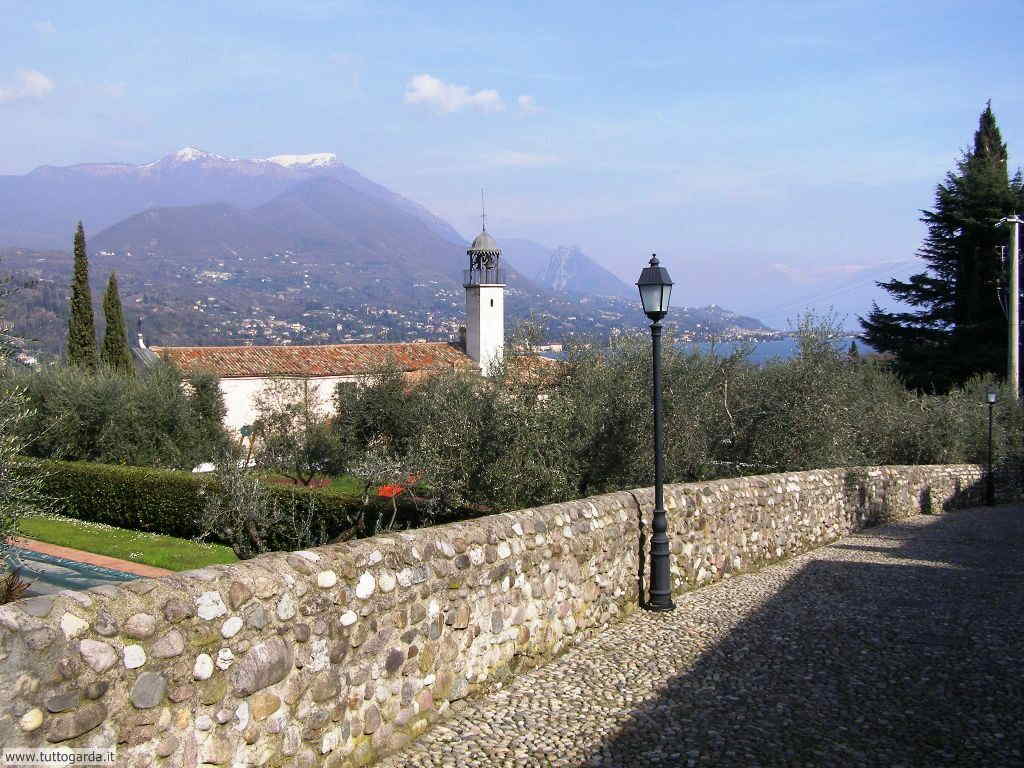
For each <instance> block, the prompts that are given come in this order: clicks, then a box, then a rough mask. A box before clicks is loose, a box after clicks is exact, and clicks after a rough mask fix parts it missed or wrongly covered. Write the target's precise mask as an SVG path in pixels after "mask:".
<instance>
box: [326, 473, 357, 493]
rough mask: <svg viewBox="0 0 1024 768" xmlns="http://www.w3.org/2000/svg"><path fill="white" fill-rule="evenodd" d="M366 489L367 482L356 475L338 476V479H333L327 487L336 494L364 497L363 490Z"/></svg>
mask: <svg viewBox="0 0 1024 768" xmlns="http://www.w3.org/2000/svg"><path fill="white" fill-rule="evenodd" d="M365 487H366V481H365V480H363V479H362V478H360V477H356V476H355V475H338V476H337V477H332V478H331V483H330V485H328V486H327V488H329V489H330V490H331V491H332V492H334V493H344V494H348V495H350V496H356V497H359V496H362V495H363V489H364V488H365Z"/></svg>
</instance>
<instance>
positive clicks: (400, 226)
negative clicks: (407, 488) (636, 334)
mask: <svg viewBox="0 0 1024 768" xmlns="http://www.w3.org/2000/svg"><path fill="white" fill-rule="evenodd" d="M79 220H82V221H84V222H85V225H86V229H87V235H88V245H89V254H90V261H91V266H92V270H93V275H94V278H93V287H94V289H96V288H98V287H100V285H97V283H99V282H100V281H105V279H106V275H107V274H108V273H109V272H111V271H116V272H117V274H118V279H119V282H120V285H121V289H122V294H123V297H124V299H125V303H126V311H127V313H128V314H129V315H130V316H131V315H133V314H135V315H145V316H146V317H147V322H149V323H151V324H152V325H153V326H155V328H156V329H158V330H159V331H160V333H161V334H162V336H163V338H162V339H161V341H162V342H163V343H186V342H188V341H192V342H193V343H196V342H200V341H202V342H205V343H211V340H212V341H216V340H221V341H224V342H233V343H241V342H244V341H260V342H268V343H270V342H275V341H278V342H288V341H299V340H306V341H334V340H351V339H356V338H358V339H365V338H366V333H365V329H363V330H361V329H360V324H362V325H363V326H366V325H370V326H373V327H374V328H378V327H379V330H380V331H381V332H382V333H383V334H385V338H397V337H402V338H416V337H430V336H435V337H436V336H439V335H442V336H447V335H450V334H452V333H454V331H455V329H456V328H457V325H458V323H459V317H460V313H461V305H462V288H461V277H462V269H463V268H464V267H465V266H466V264H465V261H466V256H465V248H466V241H465V239H464V238H463V237H462V236H461V235H460V234H459V233H458V232H457V231H456V230H455V229H454V228H453V227H452V226H451V225H450V224H448V223H447V222H445V221H444V220H443V219H441V218H440V217H438V216H436V215H434V214H433V213H431V212H430V211H428V210H427V209H426V208H424V207H423V206H422V205H420V204H418V203H416V202H414V201H412V200H409V199H407V198H405V197H402V196H401V195H398V194H396V193H394V192H392V191H391V190H388V189H387V188H385V187H383V186H381V185H379V184H377V183H375V182H373V181H371V180H369V179H367V178H365V177H364V176H362V175H360V174H359V173H358V172H356V171H355V170H353V169H351V168H349V167H348V166H346V165H344V164H343V163H341V162H340V161H339V160H338V158H337V157H336V156H335V155H333V154H330V153H321V154H311V155H277V156H274V157H267V158H258V159H238V158H228V157H222V156H220V155H215V154H211V153H208V152H203V151H201V150H198V149H194V148H185V149H182V150H179V151H177V152H174V153H172V154H170V155H167V156H166V157H164V158H162V159H160V160H158V161H156V162H152V163H146V164H143V165H130V164H125V163H88V164H82V165H75V166H70V167H54V166H43V167H41V168H37V169H35V170H34V171H32V172H30V173H28V174H25V175H22V176H0V249H3V254H2V256H3V260H4V267H5V269H15V270H16V271H19V272H20V274H21V275H22V276H24V277H28V278H30V279H34V280H35V281H36V289H35V290H36V294H33V293H32V292H31V291H29V292H27V293H26V295H25V296H23V297H21V298H20V299H17V298H16V299H15V300H14V302H13V303H14V304H15V311H16V313H17V312H20V313H21V316H22V321H23V324H25V323H24V321H25V319H26V318H28V317H30V316H32V317H33V319H32V320H30V321H29V322H28V323H27V324H28V325H29V326H32V327H34V328H35V329H36V330H37V333H38V332H41V326H42V325H43V320H42V319H41V318H42V315H40V316H33V315H32V306H31V302H32V297H33V296H34V295H35V296H36V298H37V299H38V302H37V303H38V304H39V306H43V307H46V312H48V313H50V314H55V315H59V314H60V301H59V298H58V297H59V294H61V293H63V292H66V286H67V285H68V283H69V282H70V272H71V269H70V267H71V259H70V254H69V253H68V251H67V250H66V249H67V247H68V245H69V244H70V240H71V235H72V233H73V231H74V227H75V225H76V223H77V221H79ZM499 245H501V246H502V248H503V253H504V261H505V266H506V280H507V283H508V285H509V290H508V294H509V300H508V309H509V313H510V315H511V318H510V319H511V321H512V323H514V322H515V320H516V319H517V318H523V317H525V316H528V315H534V316H536V315H538V314H539V315H541V316H543V317H545V318H546V319H547V320H548V324H549V326H552V327H553V328H552V329H549V330H550V332H551V333H553V334H554V333H562V334H563V335H564V334H565V333H570V334H571V333H573V332H576V330H575V329H579V332H588V333H589V332H593V333H598V334H603V333H606V332H608V331H609V330H610V329H611V328H612V327H615V326H616V325H617V324H621V325H625V326H628V325H630V324H631V321H630V320H628V319H627V318H629V317H631V316H632V314H635V312H634V310H635V307H633V306H632V304H635V301H634V299H633V296H634V292H635V289H634V288H632V287H631V286H627V285H625V284H624V283H623V282H622V281H621V280H619V279H618V278H617V277H615V276H614V275H613V274H611V273H610V272H608V271H607V270H605V269H604V268H603V267H601V266H600V265H598V264H596V263H595V262H594V261H593V260H591V259H590V258H589V257H587V256H586V254H584V253H583V252H582V251H581V250H580V249H579V248H577V247H557V248H548V247H545V246H543V245H540V244H538V243H535V242H532V241H529V240H523V239H517V238H511V237H510V238H500V237H499ZM96 276H98V278H99V280H97V277H96ZM100 284H101V283H100ZM40 291H42V293H40ZM44 293H45V294H46V295H45V297H44V296H43V295H42V294H44ZM627 298H628V299H629V302H630V304H626V302H625V300H626V299H627ZM44 314H45V313H44ZM381 314H383V315H386V316H388V317H389V318H390V319H389V321H388V322H389V323H390V325H388V324H383V325H382V321H379V320H377V319H371V320H360V319H359V318H360V317H364V316H365V317H370V316H372V318H378V317H379V316H380V315H381ZM204 316H205V317H204ZM737 317H738V316H737ZM311 318H312V319H311ZM399 318H400V319H399ZM54 319H56V318H54ZM746 322H747V319H745V318H744V319H738V321H737V323H736V325H737V326H739V327H757V326H756V325H743V323H746ZM753 323H755V324H757V325H760V324H759V323H757V321H753ZM239 326H242V327H244V328H245V329H248V330H241V329H239ZM254 328H255V329H256V330H253V329H254ZM275 328H277V329H278V330H273V329H275ZM282 328H283V329H284V330H281V329H282ZM287 329H291V331H288V330H287ZM374 332H376V331H374ZM282 334H284V335H282ZM387 334H391V335H390V336H388V335H387ZM48 346H52V344H49V345H48Z"/></svg>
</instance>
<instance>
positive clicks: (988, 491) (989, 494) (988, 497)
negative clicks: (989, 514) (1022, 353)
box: [985, 392, 996, 507]
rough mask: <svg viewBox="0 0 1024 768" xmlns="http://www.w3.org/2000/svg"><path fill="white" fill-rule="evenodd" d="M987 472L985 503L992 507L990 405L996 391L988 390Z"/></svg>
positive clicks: (994, 500)
mask: <svg viewBox="0 0 1024 768" xmlns="http://www.w3.org/2000/svg"><path fill="white" fill-rule="evenodd" d="M986 399H987V400H988V473H987V475H986V477H985V505H986V506H989V507H994V506H995V503H996V481H995V478H994V477H993V476H992V407H993V406H994V405H995V404H996V393H995V392H989V393H988V397H987V398H986Z"/></svg>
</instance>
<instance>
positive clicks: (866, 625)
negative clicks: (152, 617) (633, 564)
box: [380, 507, 1024, 768]
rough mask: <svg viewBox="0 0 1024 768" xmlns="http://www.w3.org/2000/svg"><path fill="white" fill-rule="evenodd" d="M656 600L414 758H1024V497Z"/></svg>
mask: <svg viewBox="0 0 1024 768" xmlns="http://www.w3.org/2000/svg"><path fill="white" fill-rule="evenodd" d="M677 606H678V607H677V609H676V611H674V612H673V613H669V614H652V613H648V612H643V611H639V612H637V613H635V614H633V615H632V616H631V617H629V618H628V619H626V620H625V621H624V622H622V623H619V624H616V625H614V626H611V627H608V628H606V629H605V630H603V631H602V632H600V633H599V634H596V635H594V636H593V637H591V638H589V639H587V640H584V641H583V642H581V643H579V644H578V645H576V646H575V647H573V648H572V649H570V650H569V651H568V652H566V653H565V654H564V655H562V656H561V657H560V658H558V659H555V660H554V661H552V662H551V663H549V664H547V665H546V666H544V667H542V668H539V669H536V670H534V671H532V672H529V673H526V674H523V675H521V676H519V677H517V678H516V679H514V680H513V681H512V682H510V683H509V684H508V685H506V686H505V687H503V688H500V689H496V690H492V691H491V692H489V693H487V694H484V695H482V696H480V697H477V698H474V699H469V700H465V701H462V702H458V703H457V704H456V706H454V707H452V708H451V709H450V710H449V716H448V717H447V718H446V719H444V720H442V721H440V722H439V723H438V725H437V726H435V727H434V728H433V729H431V730H430V731H428V732H427V733H426V734H425V735H424V736H422V737H421V738H420V739H419V740H417V741H416V742H414V743H412V744H411V745H410V746H408V747H406V749H405V750H403V751H402V752H400V753H397V754H395V755H392V756H390V757H388V758H386V759H384V760H383V761H382V762H381V763H380V765H382V766H386V767H387V768H405V767H406V766H410V767H411V766H423V767H426V766H445V767H450V766H460V767H461V766H579V767H580V768H599V767H605V768H611V767H613V766H630V767H631V766H638V767H639V766H643V767H645V768H646V767H647V766H694V765H701V766H709V765H713V766H832V765H837V766H884V767H886V768H890V767H895V766H945V765H950V766H952V765H956V766H1024V735H1022V734H1024V673H1022V670H1024V508H1021V507H998V508H994V509H988V508H981V509H972V510H965V511H961V512H956V513H952V514H949V515H942V516H921V517H915V518H912V519H910V520H905V521H901V522H900V523H897V524H892V525H887V526H882V527H877V528H872V529H868V530H865V531H862V532H860V533H858V534H855V535H851V536H848V537H846V538H844V539H842V540H841V541H839V542H836V543H835V544H833V545H831V546H829V547H825V548H822V549H818V550H815V551H813V552H810V553H807V554H805V555H801V556H799V557H795V558H793V559H791V560H788V561H786V562H784V563H781V564H779V565H776V566H772V567H769V568H765V569H763V570H761V571H759V572H757V573H752V574H748V575H744V576H739V577H734V578H731V579H727V580H725V581H723V582H721V583H719V584H716V585H713V586H710V587H707V588H704V589H700V590H696V591H693V592H690V593H688V594H686V595H685V596H683V597H681V598H679V599H678V600H677Z"/></svg>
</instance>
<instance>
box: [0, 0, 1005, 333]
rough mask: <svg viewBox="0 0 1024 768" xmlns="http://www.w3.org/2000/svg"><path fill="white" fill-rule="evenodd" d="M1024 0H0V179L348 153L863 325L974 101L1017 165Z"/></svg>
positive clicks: (752, 295)
mask: <svg viewBox="0 0 1024 768" xmlns="http://www.w3.org/2000/svg"><path fill="white" fill-rule="evenodd" d="M1022 20H1024V5H1022V3H1021V2H985V0H976V1H975V2H944V1H943V0H933V2H931V3H927V4H925V3H921V2H903V1H900V0H890V1H888V2H871V0H866V1H861V2H852V1H849V2H847V1H845V0H834V1H822V2H818V1H817V0H804V1H798V0H793V1H782V0H737V1H734V2H730V1H729V0H725V1H724V2H715V3H694V2H685V1H684V0H675V2H664V3H662V2H644V3H639V4H621V3H593V2H587V3H582V2H574V1H570V2H561V3H551V2H543V3H541V2H533V1H532V0H523V1H521V2H517V3H503V4H490V5H489V4H487V3H481V2H472V3H470V2H465V3H464V2H447V3H422V2H392V1H391V0H374V2H369V0H249V1H248V2H227V1H226V0H205V1H204V2H190V1H189V0H178V1H177V2H173V3H171V2H159V1H153V2H146V3H138V2H103V0H99V1H98V2H93V3H80V2H73V1H71V2H47V1H46V0H35V1H34V2H32V3H26V2H23V1H21V0H18V1H17V2H12V0H0V35H2V36H3V45H2V46H0V173H15V174H19V173H26V172H28V171H30V170H31V169H32V168H34V167H36V166H39V165H44V164H50V165H69V164H74V163H80V162H97V161H123V162H133V163H142V162H149V161H152V160H155V159H157V158H159V157H161V156H163V155H166V154H168V153H170V152H173V151H175V150H176V149H179V148H181V147H185V146H195V147H199V148H201V149H204V150H207V151H210V152H215V153H217V154H221V155H227V156H238V157H261V156H268V155H274V154H282V153H311V152H335V153H336V154H337V155H338V157H339V158H340V159H341V160H342V161H343V162H345V163H346V164H347V165H349V166H351V167H353V168H355V169H356V170H358V171H360V172H361V173H363V174H364V175H365V176H367V177H369V178H371V179H373V180H374V181H377V182H379V183H382V184H384V185H385V186H388V187H390V188H391V189H393V190H395V191H397V192H399V193H401V194H403V195H405V196H407V197H410V198H412V199H414V200H416V201H418V202H420V203H422V204H423V205H425V206H426V207H428V208H429V209H431V210H432V211H434V212H435V213H437V214H439V215H441V216H442V217H444V218H446V219H447V220H448V221H450V222H451V223H452V224H453V225H454V226H455V227H456V228H457V229H459V230H460V231H461V232H462V233H463V234H464V235H467V236H469V237H472V235H473V234H475V232H476V231H477V230H478V229H479V195H480V189H481V188H486V191H487V192H486V194H487V200H488V228H489V230H490V231H491V232H492V233H493V234H494V235H495V236H496V237H497V238H498V240H499V243H500V240H501V237H502V236H503V235H504V236H508V237H525V238H530V239H533V240H537V241H538V242H541V243H544V244H547V245H550V246H557V245H577V246H579V247H581V248H582V249H583V250H584V251H585V252H586V253H588V254H589V255H591V256H592V257H594V258H595V259H596V260H598V261H599V262H600V263H602V264H604V265H605V266H607V267H608V268H609V269H611V270H612V271H613V272H615V273H616V274H618V275H619V276H620V277H622V278H623V279H624V280H627V281H628V282H630V283H632V282H635V280H636V276H637V275H638V274H639V271H640V268H641V267H642V266H643V264H644V262H645V261H646V259H647V258H648V257H649V254H650V253H651V252H657V253H658V255H659V258H660V259H661V260H662V262H663V263H664V264H665V265H666V266H668V268H669V269H670V272H671V274H672V277H673V279H674V280H675V282H676V289H675V293H674V297H673V300H674V301H675V302H677V303H684V304H687V305H703V304H708V303H716V304H720V305H722V306H726V307H728V308H731V309H735V310H738V311H743V312H745V313H748V314H754V315H756V316H758V317H760V318H761V319H764V320H766V321H767V322H769V323H770V324H772V325H775V326H776V327H784V324H785V323H786V322H787V320H792V319H793V318H795V317H796V316H797V315H798V314H800V313H801V312H802V311H804V310H805V309H806V308H808V307H814V308H816V309H817V310H818V311H819V312H826V311H828V309H829V307H832V308H834V311H835V312H836V314H838V315H839V316H840V317H841V318H842V317H845V318H846V319H847V324H848V325H855V324H856V316H857V314H865V313H866V312H867V311H868V309H869V308H870V302H871V301H872V300H878V301H879V302H880V303H882V304H883V305H885V304H886V302H885V297H886V294H885V293H884V292H883V291H881V290H880V289H877V288H875V287H874V284H873V282H874V281H875V280H878V279H886V278H888V277H890V276H893V275H896V276H901V277H902V276H905V275H907V274H909V273H910V272H912V271H916V270H920V268H921V267H922V264H921V262H920V261H919V260H917V259H916V258H915V251H916V249H917V248H918V246H919V245H920V242H921V239H922V237H923V236H924V234H925V230H924V227H923V225H921V223H920V222H919V216H920V213H919V211H920V209H922V208H929V207H930V206H931V205H932V203H933V200H934V193H935V185H936V184H937V183H938V182H939V181H941V180H942V178H943V176H944V175H945V174H946V172H947V171H949V170H951V169H952V168H953V167H954V165H955V163H956V160H957V158H958V157H959V154H960V152H961V151H962V150H963V149H964V148H966V147H967V146H968V144H969V143H970V141H971V138H972V135H973V131H974V129H975V128H976V126H977V118H978V114H979V113H980V112H981V110H982V109H983V108H984V106H985V102H986V101H987V100H989V99H991V101H992V107H993V110H994V112H995V114H996V117H997V119H998V121H999V124H1000V127H1001V129H1002V131H1003V136H1004V139H1005V140H1006V141H1007V142H1008V144H1009V150H1010V161H1011V166H1013V167H1015V163H1017V162H1024V160H1017V158H1024V154H1022V153H1017V152H1015V149H1016V147H1017V146H1024V100H1022V96H1021V93H1022V92H1024V89H1022V88H1021V83H1020V82H1019V81H1018V78H1019V77H1020V75H1019V74H1017V73H1019V72H1021V71H1022V67H1021V64H1022V51H1024V48H1022V46H1021V44H1020V43H1019V42H1018V41H1017V40H1016V39H1015V36H1014V35H1013V34H1011V32H1010V30H1013V29H1018V28H1020V23H1021V21H1022Z"/></svg>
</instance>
